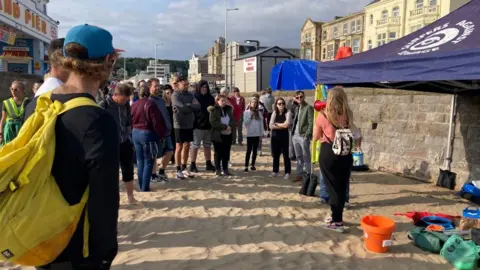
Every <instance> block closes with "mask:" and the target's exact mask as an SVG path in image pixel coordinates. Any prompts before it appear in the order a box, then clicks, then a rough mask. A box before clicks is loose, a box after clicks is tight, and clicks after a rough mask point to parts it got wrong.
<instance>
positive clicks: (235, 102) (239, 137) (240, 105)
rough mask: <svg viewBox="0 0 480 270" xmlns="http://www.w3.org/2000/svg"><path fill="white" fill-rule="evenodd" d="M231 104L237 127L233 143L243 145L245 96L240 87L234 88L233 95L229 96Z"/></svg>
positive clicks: (234, 131) (234, 129)
mask: <svg viewBox="0 0 480 270" xmlns="http://www.w3.org/2000/svg"><path fill="white" fill-rule="evenodd" d="M229 101H230V104H232V107H233V119H234V121H235V127H234V128H233V132H232V136H233V137H232V142H233V144H236V143H237V142H238V144H240V145H242V143H243V133H242V128H243V113H244V112H245V98H244V97H242V96H241V95H240V89H238V88H237V87H234V88H233V96H232V97H230V98H229Z"/></svg>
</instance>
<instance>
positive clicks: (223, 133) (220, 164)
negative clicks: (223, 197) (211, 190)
mask: <svg viewBox="0 0 480 270" xmlns="http://www.w3.org/2000/svg"><path fill="white" fill-rule="evenodd" d="M215 100H216V105H215V106H211V107H209V108H208V110H209V112H210V124H212V141H213V147H214V148H215V168H216V175H217V177H220V176H222V175H223V176H231V175H232V174H231V173H230V171H229V170H228V161H229V160H230V149H231V148H232V131H233V127H234V125H235V121H234V119H233V109H232V107H231V106H230V105H227V103H228V98H227V97H226V96H224V95H218V96H217V97H216V98H215Z"/></svg>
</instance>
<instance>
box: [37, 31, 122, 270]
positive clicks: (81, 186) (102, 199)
mask: <svg viewBox="0 0 480 270" xmlns="http://www.w3.org/2000/svg"><path fill="white" fill-rule="evenodd" d="M117 58H118V53H117V50H115V49H114V47H113V45H112V35H111V34H110V33H109V32H108V31H107V30H105V29H102V28H100V27H97V26H92V25H88V24H85V25H79V26H75V27H73V28H72V29H70V31H68V33H67V35H66V37H65V42H64V46H63V50H59V51H57V52H55V53H54V54H53V55H52V58H51V61H53V62H54V63H56V64H58V65H59V66H60V67H62V68H63V69H65V70H67V71H68V72H69V73H70V74H69V77H68V79H67V80H66V81H65V84H64V85H62V86H60V87H58V88H56V89H55V90H53V92H52V95H51V99H52V100H58V101H59V102H61V103H64V102H67V101H68V100H71V99H74V98H77V97H86V98H90V99H92V100H93V101H94V100H95V98H94V96H95V95H96V93H97V91H98V89H99V88H100V87H101V85H100V84H101V83H102V82H105V81H106V80H107V79H108V78H109V76H110V73H111V72H112V70H113V67H114V65H115V61H116V59H117ZM34 103H35V104H36V99H35V100H34V101H33V102H31V104H34ZM35 106H36V105H33V106H32V107H31V110H33V109H35ZM55 132H56V139H55V140H56V149H55V159H54V162H53V166H52V175H53V176H54V177H55V181H56V182H57V185H58V187H59V189H60V190H61V192H62V194H63V196H64V197H65V200H66V201H68V202H69V203H70V204H75V203H78V201H79V200H80V198H81V197H82V195H83V193H84V192H85V190H86V188H87V187H88V188H89V190H90V195H89V198H88V202H87V206H86V207H87V209H86V211H85V212H87V213H88V214H87V215H86V214H85V213H84V214H83V216H82V218H81V220H80V221H79V223H78V226H77V228H76V231H75V234H74V236H73V237H72V239H71V240H70V243H69V244H68V246H67V247H66V248H65V250H63V252H62V253H61V254H60V255H59V256H58V257H57V259H55V260H54V261H53V262H52V263H50V264H49V265H45V266H42V267H39V268H37V269H62V270H63V269H65V270H68V269H92V270H93V269H110V266H111V263H112V261H113V259H114V258H115V256H116V255H117V252H118V242H117V222H118V221H117V220H118V209H119V145H120V142H119V136H118V132H119V131H118V127H117V124H116V122H115V120H114V118H113V117H112V116H111V115H110V113H109V112H107V111H106V110H104V109H102V108H100V107H96V106H82V107H77V108H74V109H71V110H69V111H67V112H66V113H64V114H62V115H60V116H59V117H58V119H57V123H56V127H55ZM85 218H88V221H89V224H90V228H89V232H88V234H89V235H88V239H89V241H88V242H84V233H83V230H84V226H83V225H84V219H85ZM85 243H87V244H88V250H89V252H88V256H86V257H85V256H84V254H83V248H84V244H85Z"/></svg>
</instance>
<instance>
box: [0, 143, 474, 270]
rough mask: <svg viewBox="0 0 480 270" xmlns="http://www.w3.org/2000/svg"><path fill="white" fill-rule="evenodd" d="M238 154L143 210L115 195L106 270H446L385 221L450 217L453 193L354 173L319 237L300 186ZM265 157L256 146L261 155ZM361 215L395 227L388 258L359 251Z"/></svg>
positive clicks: (165, 190) (316, 216) (323, 210)
mask: <svg viewBox="0 0 480 270" xmlns="http://www.w3.org/2000/svg"><path fill="white" fill-rule="evenodd" d="M264 142H267V140H264ZM244 147H245V146H243V147H242V146H234V147H233V152H232V156H231V157H232V162H233V165H234V167H233V170H232V172H233V173H234V174H235V176H234V177H230V178H219V179H217V178H215V177H214V176H213V174H212V173H204V165H203V164H204V162H203V152H200V154H199V157H200V160H199V161H198V164H199V165H201V166H200V167H199V168H200V170H201V172H200V173H199V174H198V176H197V177H196V178H194V179H190V180H188V181H180V180H174V181H173V182H172V183H169V184H165V185H154V186H153V190H154V191H153V192H151V193H137V195H136V196H137V199H139V200H141V201H142V202H143V203H144V207H137V206H135V207H132V206H127V205H126V204H127V198H126V195H125V193H124V192H123V191H122V194H121V204H122V206H121V210H120V219H119V235H118V238H119V249H120V250H119V254H118V256H117V258H116V260H115V263H114V266H113V267H112V269H115V270H130V269H131V270H134V269H135V270H137V269H162V270H166V269H172V270H181V269H230V270H233V269H239V270H240V269H242V270H244V269H269V270H270V269H391V270H393V269H416V270H419V269H435V270H439V269H452V266H451V265H449V264H448V263H447V262H446V261H444V260H443V259H441V257H440V256H439V255H435V254H430V253H427V252H423V251H422V250H420V249H419V248H416V247H415V246H413V244H412V243H411V242H410V241H409V240H408V238H407V232H408V231H409V230H410V229H411V228H412V227H413V225H412V224H411V223H410V221H409V220H408V219H407V218H404V217H397V216H393V214H394V213H397V212H406V211H426V210H428V211H431V212H442V213H448V214H459V213H461V212H460V211H461V210H463V208H465V207H466V203H465V201H462V200H461V199H459V198H457V197H455V196H454V195H453V194H452V192H450V191H448V190H444V189H440V188H436V187H435V186H433V185H432V184H428V183H422V182H418V181H414V180H410V179H405V178H401V177H397V176H392V175H390V174H385V173H380V172H368V173H355V174H354V175H353V176H352V179H353V182H352V184H351V193H350V194H351V195H350V196H351V203H352V206H351V207H350V209H349V210H347V211H346V212H345V214H344V218H345V222H346V225H347V226H348V227H349V229H348V231H347V233H345V234H339V233H336V232H331V231H326V230H324V229H322V228H320V225H321V222H322V221H323V218H324V217H325V216H326V215H327V214H329V207H328V206H327V205H320V204H318V201H319V200H318V198H310V197H303V196H300V195H299V194H298V191H299V185H298V184H296V183H291V182H290V181H287V180H284V179H283V177H278V178H274V179H272V178H268V174H269V173H270V171H271V167H272V165H271V158H270V157H269V156H268V155H265V156H263V157H259V158H258V161H257V169H258V171H256V172H250V173H248V174H245V173H244V172H243V168H244V167H243V162H244V155H245V154H244V153H245V150H244ZM266 149H267V146H266V145H265V144H264V154H268V153H265V152H267V151H266ZM294 164H295V163H294ZM316 166H317V167H316V169H317V171H318V165H316ZM294 168H295V167H294V166H293V168H292V169H293V170H294ZM169 174H170V175H172V176H173V170H172V168H170V171H169ZM317 192H318V190H317ZM367 214H379V215H385V216H388V217H392V218H393V219H394V220H395V221H396V223H397V228H396V232H395V234H394V242H393V243H394V246H393V247H392V248H391V250H390V252H389V253H387V254H381V255H379V254H372V253H369V252H367V251H366V250H365V249H364V247H363V240H362V231H361V228H360V225H359V223H360V218H361V217H362V216H364V215H367ZM1 266H2V265H1V264H0V269H32V268H20V267H17V268H14V267H7V266H4V267H3V268H2V267H1Z"/></svg>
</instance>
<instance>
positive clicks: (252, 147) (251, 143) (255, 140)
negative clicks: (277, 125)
mask: <svg viewBox="0 0 480 270" xmlns="http://www.w3.org/2000/svg"><path fill="white" fill-rule="evenodd" d="M259 144H260V137H247V154H246V155H245V168H247V167H248V163H250V155H251V156H252V166H255V161H256V160H257V152H258V145H259Z"/></svg>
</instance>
